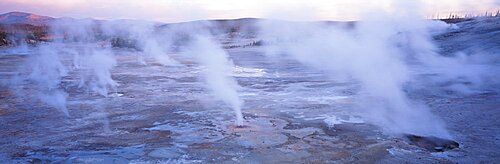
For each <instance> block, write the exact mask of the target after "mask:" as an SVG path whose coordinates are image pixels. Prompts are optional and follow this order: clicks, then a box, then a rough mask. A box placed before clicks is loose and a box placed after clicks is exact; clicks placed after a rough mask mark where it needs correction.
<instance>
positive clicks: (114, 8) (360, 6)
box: [0, 0, 500, 22]
mask: <svg viewBox="0 0 500 164" xmlns="http://www.w3.org/2000/svg"><path fill="white" fill-rule="evenodd" d="M394 2H396V3H399V4H401V3H409V4H411V5H414V7H415V8H416V9H418V10H419V11H420V12H421V15H422V16H423V17H427V18H429V17H435V16H436V15H438V13H439V15H440V16H441V17H444V16H446V15H449V13H458V14H465V13H484V12H485V11H497V10H499V9H500V0H422V1H421V2H420V3H415V2H416V0H0V13H6V12H11V11H22V12H30V13H35V14H39V15H46V16H52V17H74V18H97V19H142V20H150V21H159V22H183V21H191V20H202V19H232V18H246V17H253V18H276V19H287V20H358V19H359V17H360V15H362V14H363V13H364V12H366V11H370V10H385V11H393V10H395V9H397V8H398V7H397V6H398V5H395V3H394Z"/></svg>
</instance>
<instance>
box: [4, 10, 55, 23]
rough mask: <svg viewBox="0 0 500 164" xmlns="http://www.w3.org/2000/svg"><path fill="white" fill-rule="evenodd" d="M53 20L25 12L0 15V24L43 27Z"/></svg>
mask: <svg viewBox="0 0 500 164" xmlns="http://www.w3.org/2000/svg"><path fill="white" fill-rule="evenodd" d="M54 20H55V18H52V17H48V16H41V15H36V14H31V13H25V12H18V11H15V12H9V13H5V14H1V15H0V24H31V25H45V24H47V23H49V22H51V21H54Z"/></svg>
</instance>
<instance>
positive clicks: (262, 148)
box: [0, 47, 500, 163]
mask: <svg viewBox="0 0 500 164" xmlns="http://www.w3.org/2000/svg"><path fill="white" fill-rule="evenodd" d="M227 51H228V52H229V54H230V56H231V58H232V59H233V60H234V62H235V65H237V67H236V68H235V74H234V76H235V77H236V78H237V81H238V83H239V84H240V85H241V86H242V88H241V92H240V93H241V95H242V99H243V100H244V101H245V105H244V107H243V114H244V117H245V125H246V126H244V127H235V126H234V124H233V121H234V114H233V111H232V109H230V107H228V106H225V105H223V103H222V102H219V101H216V100H215V99H214V98H213V96H212V95H210V93H209V92H208V91H207V90H206V89H205V88H204V87H203V79H202V78H200V77H201V75H200V73H199V71H200V70H199V69H200V68H199V67H198V66H197V65H196V64H193V62H192V61H191V60H190V59H188V58H183V57H182V56H181V55H174V58H175V59H177V60H179V61H181V63H183V64H185V66H161V65H159V64H156V63H154V62H153V61H148V63H149V64H148V65H146V66H144V65H141V64H139V63H138V62H137V57H136V55H135V54H134V53H133V52H129V51H123V50H119V51H117V53H116V55H115V56H116V58H117V60H118V65H117V67H115V68H114V69H113V70H112V77H113V79H114V80H115V81H117V82H118V83H119V84H120V86H118V92H117V93H112V94H110V95H109V96H108V97H103V96H100V95H98V94H95V93H92V92H85V91H82V90H81V89H80V88H78V87H77V86H75V85H74V84H75V83H78V82H77V79H76V78H75V77H73V76H71V75H70V76H68V77H65V78H64V80H63V84H62V87H63V88H65V90H66V91H67V92H68V93H69V99H68V109H69V113H70V117H66V116H65V115H64V114H63V113H62V112H60V111H58V110H56V109H54V108H52V107H50V106H47V105H45V104H43V103H40V102H38V101H35V100H30V99H29V96H24V97H19V96H16V93H13V92H12V91H11V90H9V88H7V87H1V88H0V125H1V126H0V138H1V140H0V147H1V148H0V160H1V161H4V162H7V163H16V162H20V163H26V162H32V163H40V162H42V163H43V162H49V163H52V162H54V163H65V162H73V163H156V162H173V163H175V162H179V163H253V162H257V163H304V162H307V163H338V162H340V163H455V162H460V163H462V162H463V163H469V162H474V163H476V162H487V163H495V162H496V161H498V160H499V159H500V151H499V147H500V141H499V139H500V127H499V126H498V125H500V120H499V119H498V117H499V116H500V114H499V113H500V112H499V111H498V108H499V107H500V96H499V95H498V92H497V91H496V89H491V90H485V91H481V92H475V93H470V94H467V95H464V94H457V93H454V92H451V91H447V90H446V89H442V88H439V87H437V88H425V89H420V90H415V91H414V92H409V94H410V97H412V99H415V100H418V101H423V102H425V103H426V104H428V105H429V106H430V107H431V109H432V112H433V113H435V114H437V115H438V116H439V117H440V118H442V119H443V120H444V121H445V123H446V125H447V126H448V129H449V130H450V133H451V134H452V136H453V138H454V140H455V141H456V142H458V143H459V144H460V146H459V148H454V149H452V150H446V151H444V152H436V151H434V150H432V149H428V148H426V147H425V146H422V145H419V144H416V143H414V142H411V140H410V139H408V138H407V137H404V136H393V135H391V136H389V135H385V134H384V133H382V132H381V130H380V129H379V128H378V127H376V126H374V125H371V124H368V123H365V122H364V121H363V120H362V119H361V118H360V117H358V116H357V115H356V113H355V112H352V111H353V110H352V108H353V106H355V102H356V98H355V96H354V94H355V93H356V92H357V90H358V88H359V86H358V84H356V83H346V82H340V81H337V80H335V79H331V78H328V77H326V76H325V74H324V73H323V72H320V71H315V70H312V69H309V68H307V67H304V66H302V65H300V64H298V63H296V62H293V61H291V60H286V59H280V60H272V59H269V58H266V57H264V56H263V55H262V52H261V50H260V49H259V48H258V47H247V48H234V49H227ZM24 60H26V56H22V55H4V56H0V74H1V76H0V78H1V79H2V80H3V81H6V80H8V79H11V78H12V77H13V76H14V75H15V73H16V72H17V71H16V70H17V68H18V66H19V65H20V64H21V63H22V62H23V61H24ZM66 62H67V63H69V62H71V61H70V59H67V61H66ZM16 87H19V88H20V89H21V90H24V91H26V92H27V93H29V91H30V86H29V85H27V86H24V87H22V86H16ZM492 87H494V88H495V87H496V88H498V85H494V86H492ZM31 89H32V88H31Z"/></svg>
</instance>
